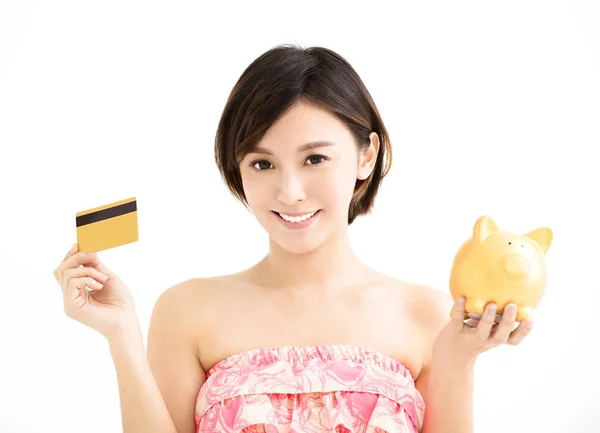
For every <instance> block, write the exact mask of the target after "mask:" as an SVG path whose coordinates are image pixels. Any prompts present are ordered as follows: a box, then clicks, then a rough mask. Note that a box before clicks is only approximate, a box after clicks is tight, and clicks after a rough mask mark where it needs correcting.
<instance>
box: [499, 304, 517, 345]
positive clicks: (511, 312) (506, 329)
mask: <svg viewBox="0 0 600 433" xmlns="http://www.w3.org/2000/svg"><path fill="white" fill-rule="evenodd" d="M516 318H517V306H516V305H515V304H508V305H507V306H506V307H504V311H503V312H502V320H500V323H499V324H498V327H497V328H496V331H495V332H494V335H493V338H494V340H495V341H496V342H498V343H500V344H504V343H506V342H507V341H508V338H509V336H510V333H511V332H512V330H513V329H515V319H516Z"/></svg>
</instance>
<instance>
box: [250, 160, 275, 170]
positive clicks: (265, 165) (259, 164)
mask: <svg viewBox="0 0 600 433" xmlns="http://www.w3.org/2000/svg"><path fill="white" fill-rule="evenodd" d="M270 165H271V163H270V162H269V161H265V160H261V161H255V162H253V163H252V167H254V168H256V169H257V170H268V169H269V167H270Z"/></svg>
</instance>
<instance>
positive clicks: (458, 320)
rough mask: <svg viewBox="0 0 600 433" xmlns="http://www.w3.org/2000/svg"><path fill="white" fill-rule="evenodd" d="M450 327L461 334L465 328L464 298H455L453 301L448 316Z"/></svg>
mask: <svg viewBox="0 0 600 433" xmlns="http://www.w3.org/2000/svg"><path fill="white" fill-rule="evenodd" d="M450 317H451V322H452V326H453V327H454V328H455V329H456V330H457V331H459V332H461V331H462V330H463V328H464V326H465V323H464V320H465V298H463V297H462V296H459V297H457V298H456V299H455V300H454V305H453V306H452V314H450Z"/></svg>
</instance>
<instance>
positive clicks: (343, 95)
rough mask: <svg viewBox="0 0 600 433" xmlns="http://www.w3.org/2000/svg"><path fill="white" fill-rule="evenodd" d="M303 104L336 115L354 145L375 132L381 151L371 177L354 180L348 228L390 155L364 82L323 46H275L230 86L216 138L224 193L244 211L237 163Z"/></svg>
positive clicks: (369, 201) (364, 208)
mask: <svg viewBox="0 0 600 433" xmlns="http://www.w3.org/2000/svg"><path fill="white" fill-rule="evenodd" d="M297 101H303V102H305V103H309V104H312V105H313V106H317V107H320V108H323V109H326V110H328V111H329V112H331V113H332V114H334V115H336V116H337V117H338V118H339V119H340V120H341V121H342V122H343V123H344V124H345V125H346V126H347V127H348V128H349V129H350V131H351V133H352V135H353V136H354V138H355V139H356V143H357V146H358V147H359V149H360V148H363V149H366V148H367V147H368V146H369V143H370V139H369V134H370V133H371V132H376V133H377V135H378V136H379V140H380V147H379V152H378V155H377V161H376V164H375V167H374V169H373V171H372V172H371V175H370V176H369V177H368V178H367V179H365V180H360V179H357V181H356V185H355V187H354V195H353V197H352V200H351V202H350V207H349V209H348V224H352V222H353V221H354V219H355V218H356V217H357V216H359V215H364V214H367V213H368V212H369V211H370V210H371V208H372V206H373V203H374V201H375V196H376V195H377V191H378V190H379V186H380V184H381V181H382V180H383V178H384V177H385V176H386V174H387V173H388V171H389V169H390V166H391V162H392V152H391V145H390V140H389V136H388V133H387V130H386V128H385V126H384V124H383V121H382V120H381V116H380V115H379V112H378V110H377V107H376V106H375V103H374V102H373V99H372V98H371V95H370V94H369V92H368V90H367V88H366V87H365V85H364V83H363V82H362V80H361V79H360V77H359V76H358V74H357V73H356V71H355V70H354V68H353V67H352V66H351V65H350V64H349V63H348V62H347V61H346V60H345V59H344V58H343V57H342V56H340V55H339V54H337V53H336V52H334V51H332V50H330V49H327V48H323V47H309V48H301V47H299V46H297V45H288V44H284V45H278V46H276V47H274V48H272V49H270V50H268V51H266V52H265V53H263V54H262V55H260V56H259V57H258V58H256V59H255V60H254V61H253V62H252V63H251V64H250V65H249V66H248V67H247V68H246V70H245V71H244V72H243V73H242V75H241V76H240V78H239V80H238V82H237V83H236V84H235V86H234V87H233V89H232V91H231V93H230V95H229V98H228V100H227V103H226V105H225V108H224V110H223V113H222V116H221V119H220V121H219V126H218V129H217V133H216V137H215V160H216V163H217V166H218V168H219V171H220V173H221V176H222V178H223V180H224V181H225V183H226V184H227V187H228V188H229V190H230V191H231V192H232V193H233V195H234V196H235V197H237V198H238V199H239V200H240V201H241V202H242V203H243V204H244V205H245V206H247V205H248V202H247V201H246V197H245V194H244V190H243V187H242V178H241V174H240V169H239V163H240V161H241V160H242V159H243V158H244V156H245V155H246V154H248V152H250V151H251V150H252V148H253V147H254V146H256V145H257V144H258V142H259V141H260V140H261V138H262V137H263V135H264V134H265V133H266V132H267V130H268V129H269V127H270V126H271V125H273V123H274V122H275V121H276V120H277V119H278V118H279V117H280V116H281V115H282V114H283V113H284V112H285V111H286V110H288V109H289V108H290V107H291V106H292V105H293V104H294V103H295V102H297Z"/></svg>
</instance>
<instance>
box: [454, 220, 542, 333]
mask: <svg viewBox="0 0 600 433" xmlns="http://www.w3.org/2000/svg"><path fill="white" fill-rule="evenodd" d="M552 238H553V234H552V230H550V229H549V228H547V227H540V228H537V229H535V230H532V231H530V232H529V233H525V234H516V233H511V232H508V231H503V230H499V229H498V226H497V225H496V223H495V222H494V221H493V220H492V218H490V217H489V216H482V217H480V218H479V219H478V220H477V222H476V223H475V226H474V227H473V235H472V237H471V238H469V239H467V241H465V242H464V243H463V244H462V245H461V247H460V248H459V250H458V252H457V253H456V255H455V257H454V261H453V263H452V270H451V272H450V293H451V295H452V297H453V298H454V299H456V298H457V297H459V296H463V297H464V298H465V299H466V304H465V311H466V313H465V318H467V317H471V318H480V317H481V314H483V311H484V309H485V306H486V304H488V303H490V302H493V303H495V304H496V305H497V310H496V314H497V316H496V321H498V320H499V317H500V315H501V314H502V312H503V310H504V307H505V306H506V305H507V304H510V303H514V304H516V305H517V307H518V311H517V321H519V322H520V321H521V320H524V319H527V318H529V317H530V316H531V315H532V313H533V310H534V309H535V308H536V307H537V306H538V304H539V303H540V301H541V300H542V297H543V296H544V292H545V290H546V252H547V251H548V248H550V244H551V243H552Z"/></svg>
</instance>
